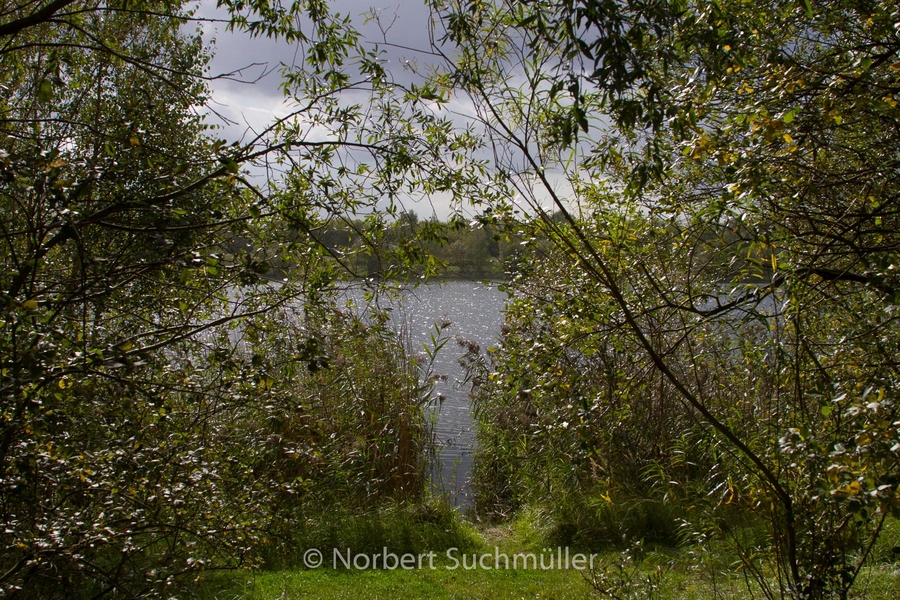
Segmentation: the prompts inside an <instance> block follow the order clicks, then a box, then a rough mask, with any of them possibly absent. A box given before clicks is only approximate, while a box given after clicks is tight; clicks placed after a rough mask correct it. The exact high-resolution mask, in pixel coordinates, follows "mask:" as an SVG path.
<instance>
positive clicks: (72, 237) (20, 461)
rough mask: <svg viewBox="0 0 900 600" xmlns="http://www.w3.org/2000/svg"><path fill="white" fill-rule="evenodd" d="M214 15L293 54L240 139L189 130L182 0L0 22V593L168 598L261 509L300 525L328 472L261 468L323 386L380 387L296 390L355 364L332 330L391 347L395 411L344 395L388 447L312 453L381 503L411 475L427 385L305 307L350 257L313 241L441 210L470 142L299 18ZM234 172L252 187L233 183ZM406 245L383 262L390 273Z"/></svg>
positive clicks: (251, 546)
mask: <svg viewBox="0 0 900 600" xmlns="http://www.w3.org/2000/svg"><path fill="white" fill-rule="evenodd" d="M221 8H222V9H223V10H224V11H226V14H227V15H228V18H229V19H230V25H231V26H232V27H233V28H235V29H238V30H243V31H245V32H246V33H247V35H264V36H272V37H279V38H282V39H286V40H288V41H290V42H293V43H297V44H298V45H299V46H300V48H301V49H302V51H303V52H305V55H304V57H305V62H304V63H302V64H300V65H297V66H295V67H292V68H286V69H285V72H284V74H283V75H284V82H285V90H286V94H287V96H288V97H289V98H291V99H292V100H293V102H294V103H295V106H296V110H295V111H294V112H293V113H292V114H291V115H289V116H288V117H286V118H284V119H282V120H280V121H278V122H275V123H272V124H271V126H270V127H269V128H267V129H266V130H265V131H263V132H259V133H258V134H255V135H254V136H253V137H251V138H249V141H247V142H244V143H228V142H226V141H224V140H222V139H218V138H217V137H216V131H215V129H214V128H212V127H210V125H209V118H210V117H209V116H208V111H207V110H206V107H207V106H208V104H207V102H208V99H209V91H208V89H207V84H208V81H209V80H210V78H211V75H210V74H209V73H208V71H207V68H206V63H207V60H208V57H209V52H210V49H208V48H204V47H203V45H202V42H201V40H200V39H199V37H198V36H196V35H190V34H188V33H186V29H185V28H186V26H187V24H188V23H190V21H191V19H192V14H191V13H190V11H188V10H186V9H185V8H184V6H183V5H182V4H181V3H178V2H167V1H159V2H156V1H147V2H138V3H134V2H128V3H119V2H112V3H105V2H93V1H84V2H82V1H54V2H44V3H27V4H24V5H17V6H15V7H10V8H8V9H7V10H6V11H4V13H3V16H2V17H0V21H2V22H0V56H2V59H3V60H2V66H0V84H2V85H3V87H4V99H3V101H2V104H0V130H2V140H0V167H2V180H0V206H2V210H3V215H4V219H3V222H2V223H0V242H2V246H3V251H2V254H0V256H2V261H3V262H2V268H0V289H2V302H3V307H4V309H3V315H2V319H0V370H2V384H0V414H2V422H0V489H2V492H0V494H2V495H0V518H2V519H3V533H2V534H0V538H2V548H0V565H2V568H0V586H2V589H3V590H4V591H5V592H8V593H15V592H22V593H23V595H25V596H26V597H53V596H59V595H61V594H65V593H67V592H66V591H65V590H67V589H71V590H78V593H85V594H90V595H91V596H96V597H102V596H108V595H114V594H115V595H120V596H125V597H144V596H155V595H162V594H165V595H166V596H167V597H168V596H171V595H172V594H173V593H180V592H178V591H177V590H179V589H180V588H181V587H183V586H185V585H189V584H190V583H191V582H192V581H193V580H194V579H195V577H196V574H197V573H198V572H200V571H204V570H210V569H218V568H231V567H236V566H243V565H250V564H254V563H255V562H256V561H258V559H259V557H260V555H261V546H262V540H263V539H272V538H273V537H276V538H277V537H278V536H280V535H282V534H284V530H283V528H282V529H279V527H281V525H279V523H280V521H279V517H278V516H279V515H281V514H282V513H281V509H282V508H283V506H282V504H283V503H284V502H286V500H285V499H286V498H290V499H291V500H290V502H291V503H292V505H293V506H295V507H300V506H308V505H310V504H312V502H311V500H310V498H311V497H316V494H318V493H319V490H318V489H312V490H310V488H314V487H315V486H317V485H321V484H322V482H323V481H324V482H325V484H326V485H327V483H328V478H329V477H332V478H333V476H334V473H333V472H331V471H329V469H330V468H332V467H333V466H334V465H330V466H329V465H325V466H322V465H320V467H321V468H320V469H319V470H318V471H317V470H315V469H313V470H312V471H311V472H310V473H311V474H310V473H303V474H302V475H304V476H305V481H306V484H305V486H304V485H301V483H302V480H304V477H300V478H299V479H297V478H296V477H288V475H289V474H290V473H291V469H292V468H293V467H292V466H290V465H287V464H285V462H284V455H283V454H279V452H282V451H290V452H288V455H289V456H292V457H293V458H291V459H290V460H289V461H287V462H291V461H296V460H298V459H299V457H300V456H302V455H303V454H302V453H303V452H307V451H310V452H311V451H312V450H310V448H309V446H310V445H313V446H314V445H315V442H316V441H317V440H318V436H319V433H321V432H319V431H318V430H317V429H315V428H312V429H310V428H308V427H306V426H305V425H302V424H303V423H305V419H306V417H305V416H299V415H298V414H297V413H298V412H302V411H304V410H312V409H311V408H310V406H311V404H312V400H311V399H312V398H315V397H317V396H316V395H317V394H318V393H319V392H320V391H321V392H322V394H321V397H322V398H324V397H325V395H326V392H325V391H324V390H327V389H331V388H332V387H334V386H338V385H343V386H357V387H359V388H360V389H366V390H368V389H371V390H375V391H377V390H380V389H381V388H378V387H377V386H370V385H368V384H367V383H365V382H364V381H363V379H364V378H365V377H368V376H369V375H368V374H367V372H365V371H363V372H360V373H359V374H358V375H354V374H352V373H351V374H345V375H342V376H340V377H337V381H338V382H339V383H334V382H333V381H331V380H329V379H328V378H323V377H320V375H321V374H319V375H317V373H318V372H319V371H322V370H323V369H326V368H327V367H328V365H329V359H330V358H331V359H335V360H336V358H337V357H343V360H345V361H346V362H347V363H350V364H352V363H353V360H355V359H356V356H357V355H358V353H359V349H358V348H357V349H356V350H353V348H356V346H354V344H353V341H352V340H346V339H345V338H344V337H342V335H341V334H340V332H341V327H346V328H347V329H348V330H349V331H352V332H354V335H357V336H361V337H362V338H365V339H368V340H369V341H370V342H371V343H373V344H376V343H382V344H384V345H385V349H390V351H389V352H384V353H383V355H381V357H382V358H384V365H383V366H382V367H381V372H382V374H383V377H384V380H385V381H388V380H390V381H392V382H394V383H395V384H396V387H395V389H394V393H397V394H400V395H402V396H403V399H404V404H397V405H390V406H387V405H385V404H384V402H385V401H387V400H388V398H387V396H385V395H384V394H382V398H381V400H382V405H380V407H381V408H382V409H384V411H385V412H384V413H383V414H375V412H374V409H373V408H372V407H371V406H372V405H370V404H369V401H370V400H371V398H369V396H368V394H369V392H367V391H366V392H361V393H360V394H359V395H358V396H355V397H354V398H355V399H356V400H358V401H359V402H361V403H363V404H364V406H365V407H367V410H369V412H370V413H371V415H370V417H371V420H370V422H369V426H371V427H375V426H376V425H377V426H379V427H383V428H384V431H390V432H396V439H387V438H384V437H379V435H377V434H376V432H373V431H370V430H368V429H367V428H363V429H362V430H361V433H360V435H361V436H362V438H360V439H357V438H356V437H354V436H350V435H348V436H346V437H345V438H340V439H342V440H344V439H346V440H349V441H347V442H346V443H343V442H341V443H340V444H338V443H335V444H334V446H333V447H332V448H331V451H330V452H331V453H330V454H329V455H328V456H330V458H329V460H333V461H334V463H335V464H343V465H346V464H348V463H347V462H346V461H345V459H346V456H343V455H341V453H342V452H361V451H364V452H368V453H373V455H374V454H377V455H378V456H375V457H374V458H373V459H372V461H371V462H370V463H368V464H365V465H356V466H357V467H358V468H359V469H360V471H359V473H354V476H359V477H363V476H364V475H365V474H369V475H372V474H373V473H374V475H372V476H373V478H374V479H375V481H370V482H368V483H369V484H370V485H374V487H375V489H377V490H383V491H379V492H377V493H378V494H383V495H384V496H390V495H393V494H398V495H403V494H414V493H415V490H416V486H415V482H414V481H413V480H414V479H415V477H416V476H417V474H418V476H419V477H421V476H422V475H421V474H422V472H423V469H422V468H421V464H420V463H419V462H418V461H419V460H420V459H421V458H422V455H421V452H422V447H421V444H420V442H421V441H422V439H423V438H422V437H421V435H422V434H421V429H420V426H421V425H422V423H421V421H420V420H418V418H419V417H420V416H421V414H420V411H421V410H422V405H421V400H422V399H423V398H425V397H427V389H425V388H422V387H421V386H420V385H419V383H418V381H416V379H415V377H411V376H410V371H409V369H410V368H412V367H410V365H409V364H407V366H406V367H402V368H401V367H400V366H398V364H399V363H402V362H403V361H404V360H406V357H405V355H404V354H403V350H402V348H399V347H398V346H395V345H394V344H395V343H396V340H393V341H391V338H390V336H389V335H388V331H387V329H386V328H385V327H383V326H382V327H381V328H378V327H377V326H375V325H374V324H373V325H371V326H365V325H363V324H361V323H352V324H351V321H352V319H349V318H348V317H347V316H346V315H343V314H342V313H340V312H339V311H337V310H336V306H335V301H334V299H333V297H332V296H331V294H330V292H329V289H330V286H331V284H332V283H333V281H334V280H335V279H336V277H337V276H338V275H339V273H341V270H342V269H343V268H345V267H347V266H348V265H351V264H352V260H350V259H351V258H352V256H347V255H344V254H341V253H339V252H335V251H333V249H332V248H330V247H329V246H327V245H325V244H323V243H322V242H321V240H320V232H323V231H326V230H327V229H328V227H329V224H330V223H331V222H333V221H342V222H345V223H350V222H353V220H354V219H355V218H356V217H357V216H359V215H361V214H363V215H368V216H367V217H366V221H365V225H364V228H363V229H362V230H361V233H362V234H363V236H364V237H365V239H366V240H368V243H369V247H377V238H378V236H380V235H382V234H383V230H384V227H383V223H384V221H385V219H388V218H389V217H386V216H385V213H392V212H393V213H396V212H397V211H398V210H400V208H399V207H400V202H401V201H402V200H408V199H409V197H410V195H415V194H419V195H420V196H427V194H429V193H433V192H435V191H445V190H446V191H450V192H451V193H457V194H459V195H460V197H463V196H464V195H465V194H466V193H467V192H466V188H467V186H468V185H470V184H469V183H468V182H474V180H475V177H474V175H475V174H477V172H478V170H479V166H478V165H477V164H474V163H468V162H465V161H464V160H463V157H464V156H465V155H466V153H467V152H468V150H469V149H470V148H472V147H473V146H474V145H475V144H477V140H476V139H475V138H474V137H473V136H471V135H468V134H465V133H463V134H459V135H457V134H455V133H454V132H452V131H451V130H450V129H449V128H448V127H447V124H446V123H445V122H444V121H442V120H441V119H439V118H437V117H436V116H435V115H434V114H433V113H432V112H431V111H430V110H429V109H428V107H427V105H426V104H423V103H422V102H420V100H419V97H418V96H417V95H416V94H412V93H410V94H408V95H407V96H404V95H402V94H401V93H398V92H397V90H400V89H401V88H399V87H398V86H396V85H394V83H393V82H392V81H391V79H390V76H389V74H388V73H387V72H385V71H384V69H383V68H382V66H381V64H380V62H379V57H378V54H377V50H376V51H375V52H373V51H370V50H369V49H367V48H366V47H364V46H363V45H362V44H361V42H360V40H359V38H358V35H357V34H356V32H355V31H354V30H353V28H352V26H351V23H350V22H349V21H347V20H345V19H343V18H338V17H336V16H335V15H332V14H331V13H330V12H329V10H328V7H327V6H326V5H324V4H323V3H320V2H298V3H294V4H292V5H291V6H290V7H284V6H282V5H280V4H277V3H274V4H269V3H265V2H262V3H253V4H252V5H247V4H245V3H243V2H223V3H221ZM349 92H355V93H363V94H365V95H366V97H367V98H368V100H369V102H370V104H368V105H365V106H360V105H356V104H352V103H349V102H347V100H346V97H347V95H348V93H349ZM313 130H315V131H316V132H317V134H319V137H317V138H316V139H315V140H314V139H312V138H311V137H310V134H311V132H312V131H313ZM426 140H427V141H426ZM447 147H452V148H453V149H454V150H453V152H452V153H450V152H445V148H447ZM445 156H446V157H447V160H444V157H445ZM250 169H264V170H267V171H266V172H268V173H269V174H270V175H272V179H271V180H270V182H269V183H267V184H266V185H264V186H255V185H253V184H252V183H251V180H250V179H249V178H248V177H247V173H248V170H250ZM276 172H277V173H278V176H277V177H276V176H275V174H276ZM437 172H439V173H440V179H438V178H437V177H435V176H434V175H435V173H437ZM276 182H277V183H276ZM414 246H415V241H406V246H405V248H402V249H400V250H396V251H394V252H393V253H391V254H387V253H386V255H385V256H384V257H383V261H384V263H385V264H387V265H389V267H390V268H389V269H388V271H389V272H390V273H393V274H400V273H402V272H403V271H404V270H405V269H406V267H407V266H408V265H409V264H410V263H411V257H412V254H411V253H410V252H409V251H408V249H409V248H411V247H414ZM364 249H365V247H364ZM276 267H277V269H278V273H277V275H278V277H279V280H280V281H279V283H278V285H272V284H271V282H270V281H268V280H267V279H265V277H264V276H265V275H267V274H269V275H271V274H272V273H273V272H274V270H275V268H276ZM366 336H368V337H366ZM329 349H330V350H329ZM329 351H330V354H331V356H329ZM348 354H349V355H351V356H349V357H348V356H347V355H348ZM370 366H371V367H372V368H373V369H374V368H375V366H376V365H375V364H374V363H373V364H372V365H370ZM335 377H336V376H335ZM391 377H393V379H390V378H391ZM381 391H382V392H383V390H381ZM373 393H374V392H373ZM322 404H323V405H327V406H328V407H331V409H333V410H348V411H351V412H352V413H353V414H354V415H357V414H358V411H357V408H358V407H356V406H355V405H354V406H350V404H347V403H337V404H336V405H335V404H334V403H333V402H325V401H324V400H323V401H322ZM387 404H388V405H389V404H390V403H389V402H388V403H387ZM398 407H400V408H398ZM398 410H400V411H401V412H403V414H401V415H398V414H396V412H397V411H398ZM392 411H393V412H392ZM288 422H292V423H293V425H292V427H293V430H292V435H294V437H293V438H292V437H291V436H290V435H287V434H286V432H285V431H284V430H282V428H284V427H287V426H286V425H285V423H288ZM335 422H338V423H340V422H341V421H340V420H339V419H338V420H336V421H335ZM355 423H356V422H355V421H354V424H351V425H352V426H354V427H355V426H356V425H355ZM351 425H347V426H348V427H349V426H351ZM379 431H381V430H379ZM366 432H368V433H371V435H369V436H368V437H366V436H365V435H363V434H365V433H366ZM301 434H302V436H301ZM388 437H390V436H388ZM283 439H286V441H285V442H284V443H281V442H279V440H283ZM392 444H395V445H401V446H402V448H401V450H402V452H401V451H400V450H396V448H394V450H396V451H394V452H393V454H391V452H392V450H391V448H393V446H392ZM324 445H325V444H324V443H323V444H322V446H323V447H324ZM398 447H399V446H398ZM298 448H300V449H301V450H302V452H301V451H298V450H297V449H298ZM273 457H274V458H275V459H277V460H278V461H282V462H280V463H278V464H280V465H282V466H283V469H282V470H281V472H279V473H276V474H272V473H271V469H270V468H267V467H266V466H265V465H266V464H267V461H270V460H272V459H273ZM379 457H380V458H379ZM385 457H387V458H385ZM260 473H265V474H266V477H262V478H260V477H259V475H260ZM346 474H347V473H346V472H342V476H344V475H346ZM298 476H299V474H298ZM382 480H383V481H382ZM348 489H349V486H348ZM354 489H358V488H354ZM369 492H370V489H369V488H366V492H365V493H369ZM373 493H374V492H373ZM376 495H377V494H376ZM319 497H320V496H319ZM298 498H299V500H298Z"/></svg>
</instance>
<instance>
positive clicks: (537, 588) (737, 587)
mask: <svg viewBox="0 0 900 600" xmlns="http://www.w3.org/2000/svg"><path fill="white" fill-rule="evenodd" d="M388 514H390V515H391V516H392V517H394V518H397V517H398V516H399V515H398V513H395V512H393V513H388ZM401 514H402V511H401ZM381 516H382V517H384V514H382V515H381ZM533 517H534V515H529V514H528V513H527V512H526V513H525V514H524V515H523V516H522V517H521V518H520V519H518V520H517V521H513V522H511V523H509V524H507V525H504V526H502V527H494V528H481V529H479V530H477V531H475V530H474V528H472V529H471V531H473V532H474V534H473V536H472V537H470V536H468V535H466V536H464V537H463V538H462V539H464V540H467V541H469V542H470V544H471V545H469V546H468V547H466V548H464V549H462V550H460V551H459V553H465V554H466V555H467V556H471V555H472V554H478V555H481V554H493V553H494V548H495V547H496V548H497V551H498V552H500V553H504V554H507V555H510V556H512V555H513V554H516V553H521V552H524V553H530V552H534V553H537V554H540V550H541V548H542V545H543V544H545V543H546V539H545V538H542V535H541V533H542V528H541V526H540V524H539V523H538V524H536V522H535V520H534V518H533ZM402 521H403V519H402V518H400V519H398V523H397V524H398V525H399V524H400V522H402ZM439 521H442V520H439ZM442 522H443V523H444V524H446V521H442ZM463 525H464V523H463ZM892 525H894V526H893V527H891V528H889V529H888V530H887V531H886V532H885V534H886V535H885V536H884V539H883V540H882V541H881V544H880V545H881V546H883V548H880V549H879V550H878V551H877V552H876V554H880V556H879V557H878V559H879V560H876V561H874V562H873V564H872V565H871V566H869V567H867V568H866V569H864V570H863V571H862V573H861V574H860V577H859V579H858V580H857V583H856V585H855V586H854V589H853V590H852V592H851V595H850V598H851V599H859V600H862V599H866V600H893V599H894V598H900V562H896V561H894V560H891V558H892V557H893V555H894V554H895V553H894V551H893V548H894V546H895V545H896V542H897V541H898V540H897V536H898V532H900V525H897V524H892ZM473 538H477V539H473ZM471 542H474V543H471ZM389 551H390V550H389ZM365 552H366V553H370V552H371V549H368V550H366V551H365ZM400 552H401V551H398V553H400ZM434 552H435V558H434V559H433V568H430V566H429V564H428V562H429V561H428V559H427V558H425V559H424V560H423V568H421V569H420V568H416V569H412V570H403V569H399V568H398V569H395V570H383V569H380V570H371V569H370V570H347V569H333V568H326V567H330V564H331V562H332V560H333V554H332V551H329V550H326V551H325V552H324V553H323V554H324V555H325V556H324V563H325V566H323V567H321V568H318V569H306V568H302V567H300V566H298V565H300V564H301V560H300V559H295V561H296V562H294V563H293V564H290V565H282V568H279V569H277V570H261V571H254V572H245V573H240V574H231V575H228V576H220V577H218V578H215V579H210V580H208V581H207V582H206V585H205V586H204V594H203V597H204V599H205V600H237V599H246V600H276V599H284V600H288V599H294V598H298V599H299V598H322V599H339V598H346V599H351V600H368V599H373V600H375V599H381V598H385V599H388V598H390V599H395V598H401V599H404V600H410V599H416V598H448V599H450V598H476V599H478V598H510V599H519V598H529V599H538V598H540V599H567V598H590V597H596V598H606V597H609V596H603V595H599V594H596V592H595V591H594V590H593V588H592V586H591V584H590V573H589V572H588V571H579V570H575V569H569V570H564V569H553V570H539V569H538V570H535V569H521V568H519V569H501V570H482V569H474V570H464V569H463V568H462V567H461V566H459V567H457V568H455V569H454V568H452V567H454V563H453V562H452V561H450V560H449V559H448V558H447V557H446V555H445V552H444V551H443V550H440V549H435V551H434ZM571 552H572V553H574V552H575V551H574V550H572V551H571ZM640 556H641V560H640V562H639V564H637V565H635V564H634V563H627V562H626V563H623V562H622V557H623V555H622V554H621V553H619V552H618V551H609V552H605V553H603V554H600V555H598V558H597V560H596V562H595V564H596V565H597V566H598V569H597V572H598V573H603V574H605V579H604V581H605V583H606V584H607V585H612V586H615V587H616V588H617V589H616V593H617V594H618V597H621V598H629V599H634V600H637V599H641V600H681V599H688V598H690V599H694V598H697V599H706V598H721V599H723V600H743V599H745V598H755V597H762V595H761V594H760V593H759V592H758V590H756V589H754V587H753V585H754V584H752V583H751V584H750V587H748V583H747V582H746V581H745V579H744V578H743V577H742V576H741V575H740V573H739V572H737V571H734V570H733V566H732V565H733V564H734V561H732V560H730V559H729V558H728V556H729V554H728V552H727V551H726V550H725V548H724V547H718V545H716V546H713V547H706V548H697V547H686V548H666V547H656V548H653V547H648V548H644V549H642V551H641V552H640ZM487 562H488V563H489V564H490V563H492V560H489V561H487ZM658 574H662V576H661V577H658V576H657V575H658Z"/></svg>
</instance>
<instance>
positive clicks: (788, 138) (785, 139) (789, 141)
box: [781, 133, 794, 144]
mask: <svg viewBox="0 0 900 600" xmlns="http://www.w3.org/2000/svg"><path fill="white" fill-rule="evenodd" d="M781 137H783V138H784V141H785V143H788V144H790V143H792V142H793V141H794V138H792V137H791V136H790V134H788V133H786V134H784V135H783V136H781Z"/></svg>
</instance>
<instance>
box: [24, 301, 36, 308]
mask: <svg viewBox="0 0 900 600" xmlns="http://www.w3.org/2000/svg"><path fill="white" fill-rule="evenodd" d="M21 306H22V308H24V309H25V310H37V300H26V301H25V302H23V303H22V304H21Z"/></svg>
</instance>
